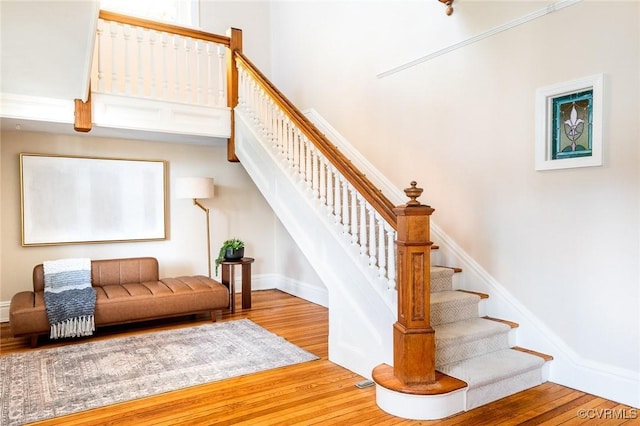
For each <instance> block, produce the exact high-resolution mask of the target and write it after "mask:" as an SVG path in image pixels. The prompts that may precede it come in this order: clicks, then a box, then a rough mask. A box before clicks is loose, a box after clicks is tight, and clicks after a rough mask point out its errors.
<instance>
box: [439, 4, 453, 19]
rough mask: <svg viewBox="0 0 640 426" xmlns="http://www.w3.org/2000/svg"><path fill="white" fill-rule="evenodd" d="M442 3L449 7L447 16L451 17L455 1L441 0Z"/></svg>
mask: <svg viewBox="0 0 640 426" xmlns="http://www.w3.org/2000/svg"><path fill="white" fill-rule="evenodd" d="M439 1H440V3H444V4H445V5H446V6H447V11H446V13H447V16H451V14H452V13H453V6H451V5H452V4H453V0H439Z"/></svg>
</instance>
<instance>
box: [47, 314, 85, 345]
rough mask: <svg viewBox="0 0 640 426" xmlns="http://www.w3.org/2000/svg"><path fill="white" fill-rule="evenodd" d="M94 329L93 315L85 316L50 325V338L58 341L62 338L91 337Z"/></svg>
mask: <svg viewBox="0 0 640 426" xmlns="http://www.w3.org/2000/svg"><path fill="white" fill-rule="evenodd" d="M95 329H96V326H95V320H94V317H93V315H85V316H82V317H77V318H70V319H68V320H66V321H62V322H59V323H56V324H51V334H50V337H51V338H52V339H60V338H63V337H81V336H91V335H92V334H93V332H94V331H95Z"/></svg>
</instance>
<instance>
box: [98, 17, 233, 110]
mask: <svg viewBox="0 0 640 426" xmlns="http://www.w3.org/2000/svg"><path fill="white" fill-rule="evenodd" d="M96 35H97V37H96V56H97V60H96V62H97V66H96V67H93V71H92V72H93V75H92V90H94V91H96V92H98V93H105V94H115V95H124V96H135V97H137V98H140V97H144V98H148V99H153V100H163V101H171V102H178V103H184V104H189V105H197V106H209V107H226V106H227V99H226V87H227V83H226V78H227V76H226V65H225V55H226V46H225V45H223V44H219V43H214V42H212V41H208V40H196V39H194V38H191V37H186V36H182V35H178V34H171V33H167V32H162V31H157V30H155V29H154V30H151V29H147V28H142V27H137V26H132V25H129V24H121V23H119V22H116V21H107V20H104V19H99V20H98V25H97V31H96ZM105 75H110V77H111V78H110V81H107V80H105V78H104V76H105ZM157 85H160V86H161V87H162V90H161V93H158V92H159V90H158V88H157V87H156V86H157Z"/></svg>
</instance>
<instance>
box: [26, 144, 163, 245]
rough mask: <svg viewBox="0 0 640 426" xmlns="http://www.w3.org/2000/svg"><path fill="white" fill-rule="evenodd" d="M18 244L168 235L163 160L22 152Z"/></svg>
mask: <svg viewBox="0 0 640 426" xmlns="http://www.w3.org/2000/svg"><path fill="white" fill-rule="evenodd" d="M20 201H21V203H20V209H21V211H20V213H21V223H22V246H42V245H61V244H82V243H113V242H125V241H127V242H128V241H150V240H163V239H166V238H167V219H166V218H167V214H166V213H167V164H166V161H163V160H133V159H122V158H98V157H82V156H65V155H48V154H31V153H21V154H20Z"/></svg>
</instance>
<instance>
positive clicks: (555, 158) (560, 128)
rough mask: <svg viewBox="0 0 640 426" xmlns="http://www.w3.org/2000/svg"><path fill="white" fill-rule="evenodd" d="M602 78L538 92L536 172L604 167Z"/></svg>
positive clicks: (587, 78) (579, 81) (579, 80)
mask: <svg viewBox="0 0 640 426" xmlns="http://www.w3.org/2000/svg"><path fill="white" fill-rule="evenodd" d="M602 85H603V75H602V74H599V75H595V76H591V77H585V78H581V79H578V80H574V81H570V82H565V83H560V84H555V85H552V86H548V87H544V88H541V89H538V90H537V91H536V150H535V164H536V170H551V169H566V168H573V167H591V166H601V165H602Z"/></svg>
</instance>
